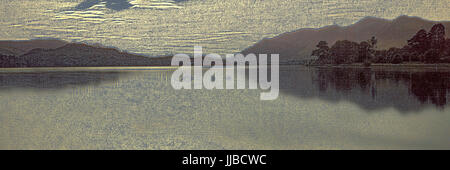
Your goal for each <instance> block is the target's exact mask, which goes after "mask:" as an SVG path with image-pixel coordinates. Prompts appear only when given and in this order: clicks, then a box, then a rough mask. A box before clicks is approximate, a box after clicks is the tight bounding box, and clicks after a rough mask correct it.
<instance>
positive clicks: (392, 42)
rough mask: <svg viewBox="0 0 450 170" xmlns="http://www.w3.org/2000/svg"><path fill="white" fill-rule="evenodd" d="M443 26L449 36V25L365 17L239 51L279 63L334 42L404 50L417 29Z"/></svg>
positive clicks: (403, 18) (273, 39)
mask: <svg viewBox="0 0 450 170" xmlns="http://www.w3.org/2000/svg"><path fill="white" fill-rule="evenodd" d="M436 23H442V24H443V25H444V26H445V28H446V32H447V35H446V36H447V37H450V22H448V21H446V22H436V21H428V20H424V19H421V18H418V17H409V16H400V17H398V18H396V19H394V20H386V19H380V18H375V17H366V18H363V19H362V20H360V21H358V22H357V23H355V24H353V25H349V26H345V27H341V26H337V25H332V26H326V27H323V28H318V29H312V28H305V29H299V30H297V31H294V32H288V33H284V34H281V35H279V36H277V37H274V38H270V39H263V40H262V41H260V42H258V43H256V44H255V45H253V46H251V47H249V48H247V49H245V50H244V51H242V53H243V54H249V53H255V54H280V60H281V61H283V60H285V61H286V60H292V59H301V58H304V57H308V56H310V55H311V52H312V51H313V50H314V49H315V48H316V45H317V43H318V42H319V41H321V40H324V41H327V42H328V44H329V46H331V45H333V44H334V43H335V42H336V41H337V40H350V41H356V42H360V41H365V40H368V39H370V38H371V37H372V36H375V37H376V38H377V39H378V49H386V48H390V47H403V46H404V45H406V43H407V40H408V39H410V38H411V37H413V36H414V35H415V34H416V33H417V31H419V30H420V29H426V30H429V29H430V28H431V27H432V26H433V25H434V24H436Z"/></svg>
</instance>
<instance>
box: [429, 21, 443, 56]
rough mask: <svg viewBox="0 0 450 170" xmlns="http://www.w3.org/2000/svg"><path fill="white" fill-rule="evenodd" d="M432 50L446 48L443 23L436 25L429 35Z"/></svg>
mask: <svg viewBox="0 0 450 170" xmlns="http://www.w3.org/2000/svg"><path fill="white" fill-rule="evenodd" d="M428 39H429V41H430V48H431V49H435V50H443V49H444V47H445V27H444V25H442V24H441V23H439V24H436V25H434V26H433V27H432V28H431V30H430V33H429V34H428Z"/></svg>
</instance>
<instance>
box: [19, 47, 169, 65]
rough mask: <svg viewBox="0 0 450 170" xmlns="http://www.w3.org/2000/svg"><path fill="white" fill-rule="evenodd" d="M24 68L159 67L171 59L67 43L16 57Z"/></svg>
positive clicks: (167, 63)
mask: <svg viewBox="0 0 450 170" xmlns="http://www.w3.org/2000/svg"><path fill="white" fill-rule="evenodd" d="M18 61H22V62H23V63H25V66H26V67H90V66H160V65H170V63H171V57H159V58H150V57H145V56H140V55H135V54H129V53H126V52H122V51H119V50H117V49H115V48H105V47H97V46H91V45H87V44H78V43H68V44H66V45H64V46H62V47H59V48H56V49H34V50H31V51H29V52H28V53H26V54H24V55H21V56H19V57H18Z"/></svg>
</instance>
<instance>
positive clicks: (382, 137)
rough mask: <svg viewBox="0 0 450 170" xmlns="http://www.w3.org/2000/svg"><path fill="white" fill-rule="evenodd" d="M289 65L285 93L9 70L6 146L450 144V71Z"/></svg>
mask: <svg viewBox="0 0 450 170" xmlns="http://www.w3.org/2000/svg"><path fill="white" fill-rule="evenodd" d="M386 70H388V71H380V70H376V69H343V68H307V67H302V66H281V67H280V87H281V89H280V95H279V97H278V99H276V100H273V101H261V100H260V99H259V97H260V93H261V90H250V89H246V90H174V89H173V88H172V86H171V83H170V80H171V74H172V72H173V71H174V69H173V68H165V67H160V68H158V67H111V68H53V69H48V68H41V69H0V149H450V142H449V141H450V124H449V123H448V122H450V112H449V109H448V103H449V102H448V101H447V98H448V97H449V96H450V95H449V93H448V92H449V89H450V83H449V81H450V73H448V72H442V71H439V70H432V69H431V70H425V69H414V70H405V69H398V70H396V69H392V70H389V69H386Z"/></svg>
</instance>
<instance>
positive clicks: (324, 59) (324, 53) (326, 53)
mask: <svg viewBox="0 0 450 170" xmlns="http://www.w3.org/2000/svg"><path fill="white" fill-rule="evenodd" d="M316 47H317V49H316V50H314V51H313V52H312V55H313V56H317V57H318V61H320V63H321V64H331V62H332V60H331V59H330V47H328V43H327V42H326V41H320V42H319V43H318V44H317V45H316Z"/></svg>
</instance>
